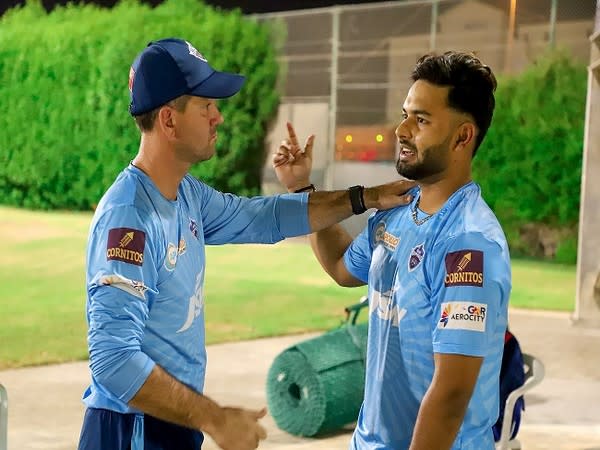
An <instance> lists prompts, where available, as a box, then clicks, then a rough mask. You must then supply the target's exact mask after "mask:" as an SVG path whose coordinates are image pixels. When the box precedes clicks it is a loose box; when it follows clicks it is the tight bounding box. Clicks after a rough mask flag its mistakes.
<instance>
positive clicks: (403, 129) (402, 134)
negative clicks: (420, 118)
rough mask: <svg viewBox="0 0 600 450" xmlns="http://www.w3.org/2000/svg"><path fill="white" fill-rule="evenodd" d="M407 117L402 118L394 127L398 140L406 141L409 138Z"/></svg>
mask: <svg viewBox="0 0 600 450" xmlns="http://www.w3.org/2000/svg"><path fill="white" fill-rule="evenodd" d="M407 121H408V119H403V120H402V122H400V123H399V124H398V127H397V128H396V137H397V138H398V140H399V141H408V140H410V138H411V133H410V129H409V127H408V125H407V123H406V122H407Z"/></svg>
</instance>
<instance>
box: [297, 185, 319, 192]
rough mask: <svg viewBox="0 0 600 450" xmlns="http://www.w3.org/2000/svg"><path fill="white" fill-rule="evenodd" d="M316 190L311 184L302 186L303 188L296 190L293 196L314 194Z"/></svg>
mask: <svg viewBox="0 0 600 450" xmlns="http://www.w3.org/2000/svg"><path fill="white" fill-rule="evenodd" d="M316 190H317V188H316V187H315V185H314V184H312V183H311V184H309V185H308V186H304V187H303V188H300V189H296V190H295V191H294V194H299V193H300V192H306V191H310V192H315V191H316Z"/></svg>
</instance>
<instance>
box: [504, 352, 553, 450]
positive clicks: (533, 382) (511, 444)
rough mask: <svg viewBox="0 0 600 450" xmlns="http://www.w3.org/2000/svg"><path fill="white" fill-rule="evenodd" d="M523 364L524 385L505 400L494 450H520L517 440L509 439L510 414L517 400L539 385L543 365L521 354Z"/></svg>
mask: <svg viewBox="0 0 600 450" xmlns="http://www.w3.org/2000/svg"><path fill="white" fill-rule="evenodd" d="M523 363H524V364H525V383H523V386H521V387H520V388H517V389H515V390H514V391H512V392H511V393H510V394H509V396H508V398H507V399H506V405H505V407H504V418H503V420H502V431H501V433H500V440H499V441H498V442H496V450H520V449H521V443H520V442H519V440H518V439H517V438H515V439H510V435H511V434H512V414H513V410H514V409H515V403H516V402H517V399H518V398H519V397H521V396H522V395H523V394H525V393H526V392H527V391H529V390H530V389H532V388H533V387H535V386H537V385H538V384H540V383H541V381H542V380H543V379H544V373H545V370H544V365H543V364H542V362H541V361H540V360H539V359H537V358H536V357H535V356H532V355H530V354H527V353H523Z"/></svg>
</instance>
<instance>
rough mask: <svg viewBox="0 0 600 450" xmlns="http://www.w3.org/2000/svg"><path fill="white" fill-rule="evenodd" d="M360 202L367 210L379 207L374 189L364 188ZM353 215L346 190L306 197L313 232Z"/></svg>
mask: <svg viewBox="0 0 600 450" xmlns="http://www.w3.org/2000/svg"><path fill="white" fill-rule="evenodd" d="M362 201H363V203H364V206H365V207H366V208H367V209H369V208H377V207H379V206H380V205H379V204H378V202H377V201H378V193H377V190H376V189H374V188H364V191H363V197H362ZM353 214H354V212H353V211H352V203H351V202H350V195H349V193H348V190H344V191H317V192H312V193H311V194H310V196H309V197H308V221H309V223H310V228H311V231H313V232H315V231H320V230H323V229H325V228H327V227H330V226H332V225H335V224H337V223H339V222H341V221H342V220H344V219H347V218H348V217H350V216H352V215H353Z"/></svg>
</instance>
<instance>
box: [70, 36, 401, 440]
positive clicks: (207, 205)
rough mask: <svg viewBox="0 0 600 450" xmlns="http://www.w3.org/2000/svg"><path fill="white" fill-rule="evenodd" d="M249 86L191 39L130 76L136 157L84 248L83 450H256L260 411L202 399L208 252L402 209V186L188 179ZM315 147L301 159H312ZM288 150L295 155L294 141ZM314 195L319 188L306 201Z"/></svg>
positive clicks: (169, 42)
mask: <svg viewBox="0 0 600 450" xmlns="http://www.w3.org/2000/svg"><path fill="white" fill-rule="evenodd" d="M243 82H244V77H243V76H241V75H237V74H230V73H224V72H219V71H216V70H215V69H213V68H212V67H211V66H210V65H209V64H208V62H207V60H206V58H205V57H204V56H202V54H200V53H199V52H198V51H197V50H196V49H195V48H194V47H193V46H192V45H191V44H190V43H188V42H187V41H184V40H180V39H163V40H159V41H155V42H151V43H150V44H149V45H148V46H147V47H146V48H145V49H144V50H143V51H142V52H141V53H140V54H139V55H138V56H137V58H136V59H135V61H134V63H133V65H132V67H131V70H130V79H129V89H130V95H131V104H130V113H131V114H132V116H133V117H134V119H135V122H136V124H137V126H138V128H139V129H140V131H141V141H140V147H139V151H138V154H137V155H136V156H135V158H134V159H133V161H132V162H131V164H130V165H129V166H128V167H127V168H125V169H124V170H123V171H122V172H121V173H120V174H119V176H118V177H117V179H116V180H115V182H114V183H113V185H112V186H111V187H110V188H109V189H108V191H107V192H106V193H105V195H104V196H103V198H102V200H101V201H100V203H99V205H98V208H97V209H96V212H95V214H94V218H93V220H92V224H91V228H90V235H89V242H88V249H87V274H86V276H87V293H88V301H87V308H86V311H87V319H88V324H89V331H88V345H89V356H90V368H91V372H92V382H91V385H90V387H89V388H88V389H87V390H86V392H85V394H84V398H83V400H84V403H85V405H86V406H87V409H86V412H85V417H84V422H83V427H82V431H81V437H80V442H79V449H80V450H126V449H131V450H139V449H144V450H170V449H173V450H187V449H190V450H191V449H193V450H197V449H199V448H200V447H201V445H202V441H203V439H204V436H203V433H202V432H206V433H208V434H209V435H210V436H211V437H212V438H213V440H214V441H215V442H216V443H217V444H218V445H219V446H220V447H221V448H223V449H226V450H247V449H255V448H256V447H257V446H258V443H259V441H260V440H261V439H264V438H265V437H266V433H265V430H264V428H263V427H262V426H260V425H259V423H258V420H259V419H260V418H261V417H263V416H264V415H265V413H266V411H265V410H264V409H262V410H260V411H252V410H246V409H241V408H232V407H222V406H220V405H218V404H217V403H215V402H214V401H213V400H211V399H210V398H209V397H207V396H205V395H204V394H203V387H204V376H205V372H206V350H205V336H204V307H203V306H204V299H203V285H204V274H205V270H204V269H205V253H204V246H205V245H207V244H225V243H274V242H277V241H280V240H282V239H285V238H286V237H291V236H298V235H303V234H308V233H311V232H314V231H318V230H321V229H323V228H325V227H328V226H330V225H333V224H335V223H337V222H339V221H341V220H343V219H345V218H346V217H348V216H350V215H352V213H353V212H356V208H357V205H359V206H360V208H361V209H362V208H371V207H373V208H378V209H386V208H390V207H393V206H396V205H399V204H404V203H406V198H405V197H404V196H403V195H402V194H403V193H404V192H405V191H406V189H407V187H408V186H409V185H407V184H406V183H403V182H398V183H393V184H389V185H384V186H379V187H375V188H367V189H364V190H363V189H357V188H354V189H350V190H349V191H335V192H314V187H313V186H312V185H311V186H306V187H301V188H299V189H297V191H298V192H297V193H292V194H283V195H277V196H270V197H254V198H242V197H237V196H235V195H232V194H223V193H221V192H218V191H216V190H214V189H212V188H210V187H209V186H207V185H206V184H204V183H202V182H201V181H199V180H197V179H195V178H194V177H192V176H191V175H189V174H188V171H189V169H190V167H191V166H192V165H193V164H196V163H199V162H202V161H205V160H208V159H210V158H211V157H212V156H213V154H214V152H215V144H216V141H217V137H218V135H217V128H218V126H219V125H220V124H221V123H222V122H223V117H222V116H221V114H220V112H219V109H218V106H217V103H216V100H215V99H218V98H226V97H230V96H232V95H234V94H235V93H237V92H238V91H239V90H240V88H241V87H242V84H243ZM313 140H314V137H311V138H309V140H308V141H307V143H306V146H305V147H304V149H302V151H303V152H304V153H305V154H306V155H307V157H306V158H305V159H306V160H307V161H308V160H310V154H311V152H312V146H313ZM292 144H293V145H294V146H296V147H298V143H297V141H296V139H295V136H293V137H292ZM309 191H310V192H309Z"/></svg>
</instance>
